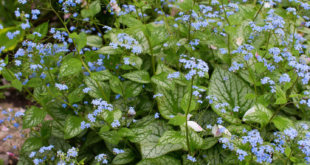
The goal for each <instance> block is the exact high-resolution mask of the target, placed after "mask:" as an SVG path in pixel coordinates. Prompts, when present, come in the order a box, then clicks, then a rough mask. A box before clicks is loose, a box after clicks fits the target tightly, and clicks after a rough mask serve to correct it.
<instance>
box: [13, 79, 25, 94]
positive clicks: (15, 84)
mask: <svg viewBox="0 0 310 165" xmlns="http://www.w3.org/2000/svg"><path fill="white" fill-rule="evenodd" d="M12 86H13V87H14V88H16V89H17V90H19V91H22V89H23V84H22V83H21V82H20V81H19V80H18V79H14V80H13V81H12Z"/></svg>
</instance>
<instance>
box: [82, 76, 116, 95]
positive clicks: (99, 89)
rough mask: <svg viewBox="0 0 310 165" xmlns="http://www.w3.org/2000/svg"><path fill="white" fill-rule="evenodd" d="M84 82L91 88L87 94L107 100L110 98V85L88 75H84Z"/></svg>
mask: <svg viewBox="0 0 310 165" xmlns="http://www.w3.org/2000/svg"><path fill="white" fill-rule="evenodd" d="M84 80H85V84H86V85H87V86H88V87H89V88H91V91H89V95H90V96H92V97H94V98H102V99H104V100H107V101H109V100H110V93H111V90H110V86H109V85H108V84H106V83H104V82H98V81H95V80H93V79H92V78H90V77H87V76H85V78H84Z"/></svg>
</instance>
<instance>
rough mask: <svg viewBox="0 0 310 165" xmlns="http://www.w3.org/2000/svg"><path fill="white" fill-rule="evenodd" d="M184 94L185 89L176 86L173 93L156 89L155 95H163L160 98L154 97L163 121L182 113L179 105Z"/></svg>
mask: <svg viewBox="0 0 310 165" xmlns="http://www.w3.org/2000/svg"><path fill="white" fill-rule="evenodd" d="M186 92H187V88H186V87H184V86H181V85H176V86H175V90H173V91H172V90H167V89H164V88H161V87H157V88H156V92H155V93H160V94H163V96H161V97H156V100H157V104H158V109H159V112H160V114H161V115H162V116H163V117H164V118H165V119H170V115H176V114H177V113H180V112H182V109H181V107H180V103H181V100H182V98H183V96H184V95H185V93H186ZM182 113H183V114H184V112H182Z"/></svg>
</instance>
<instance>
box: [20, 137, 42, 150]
mask: <svg viewBox="0 0 310 165" xmlns="http://www.w3.org/2000/svg"><path fill="white" fill-rule="evenodd" d="M42 146H43V144H42V140H41V139H40V138H38V137H29V138H28V139H27V140H26V141H25V142H24V144H23V146H22V149H21V151H20V152H21V153H25V152H30V151H34V150H37V149H39V148H41V147H42Z"/></svg>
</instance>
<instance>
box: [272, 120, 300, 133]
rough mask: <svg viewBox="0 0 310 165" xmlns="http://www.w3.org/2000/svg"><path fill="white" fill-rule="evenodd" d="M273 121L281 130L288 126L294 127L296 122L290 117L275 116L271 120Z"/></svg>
mask: <svg viewBox="0 0 310 165" xmlns="http://www.w3.org/2000/svg"><path fill="white" fill-rule="evenodd" d="M271 121H272V122H273V124H274V125H275V126H276V127H277V128H278V129H279V130H280V131H284V130H285V129H288V128H291V127H292V128H294V127H295V126H294V124H293V121H292V120H290V119H288V118H284V117H275V118H273V119H272V120H271Z"/></svg>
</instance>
